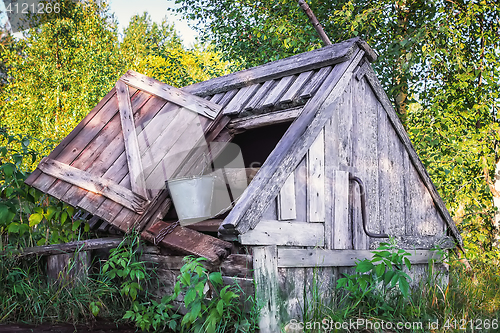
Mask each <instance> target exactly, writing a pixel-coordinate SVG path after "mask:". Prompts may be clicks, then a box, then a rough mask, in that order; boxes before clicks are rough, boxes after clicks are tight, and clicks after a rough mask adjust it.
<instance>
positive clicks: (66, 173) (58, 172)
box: [38, 157, 149, 214]
mask: <svg viewBox="0 0 500 333" xmlns="http://www.w3.org/2000/svg"><path fill="white" fill-rule="evenodd" d="M38 168H39V169H40V170H42V171H43V172H44V173H46V174H49V175H51V176H53V177H55V178H58V179H61V180H64V181H66V182H68V183H71V184H73V185H76V186H79V187H81V188H84V189H86V190H87V191H90V192H93V193H97V194H101V195H103V196H105V197H107V198H110V199H112V200H114V201H116V202H118V203H120V204H121V205H123V206H125V207H128V208H130V209H132V210H134V211H135V212H137V213H138V214H142V212H143V211H144V209H145V207H146V206H147V204H148V203H149V202H148V200H147V199H145V198H143V197H142V196H140V195H138V194H136V193H133V192H132V191H130V190H129V189H127V188H125V187H123V186H120V185H118V184H116V183H114V182H111V181H109V180H107V179H104V178H101V177H95V176H93V175H91V174H89V173H87V172H85V171H82V170H78V169H76V168H74V167H72V166H70V165H67V164H64V163H61V162H59V161H56V160H52V159H50V158H48V157H44V158H43V159H42V161H41V162H40V164H39V165H38Z"/></svg>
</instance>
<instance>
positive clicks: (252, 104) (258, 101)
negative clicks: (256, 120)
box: [240, 80, 275, 116]
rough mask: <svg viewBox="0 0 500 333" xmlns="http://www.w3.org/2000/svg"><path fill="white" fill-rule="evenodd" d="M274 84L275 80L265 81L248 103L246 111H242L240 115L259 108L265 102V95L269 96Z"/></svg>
mask: <svg viewBox="0 0 500 333" xmlns="http://www.w3.org/2000/svg"><path fill="white" fill-rule="evenodd" d="M274 84H275V81H274V80H269V81H266V82H264V83H263V84H262V85H261V86H260V87H259V88H258V90H257V91H256V92H255V94H254V95H253V97H252V98H251V99H250V100H249V101H248V103H247V105H245V108H244V112H240V116H245V115H248V114H250V113H251V112H253V110H254V109H258V108H259V107H260V106H261V105H262V103H263V102H264V98H265V96H267V94H268V93H269V91H270V90H271V89H272V87H273V86H274Z"/></svg>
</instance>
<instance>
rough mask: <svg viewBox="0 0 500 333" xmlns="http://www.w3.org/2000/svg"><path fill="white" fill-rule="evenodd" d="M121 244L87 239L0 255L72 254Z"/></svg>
mask: <svg viewBox="0 0 500 333" xmlns="http://www.w3.org/2000/svg"><path fill="white" fill-rule="evenodd" d="M121 242H123V238H97V239H87V240H83V241H77V242H69V243H64V244H53V245H43V246H35V247H28V248H25V249H23V250H20V251H15V252H10V253H6V252H4V253H2V254H0V255H4V254H15V255H18V256H20V257H24V256H30V255H53V254H64V253H74V252H75V251H89V250H97V249H112V248H115V247H117V246H118V245H120V243H121Z"/></svg>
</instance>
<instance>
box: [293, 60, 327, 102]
mask: <svg viewBox="0 0 500 333" xmlns="http://www.w3.org/2000/svg"><path fill="white" fill-rule="evenodd" d="M331 70H332V66H327V67H323V68H321V69H320V70H319V71H318V72H317V73H316V74H314V76H313V77H312V78H311V79H310V80H309V81H308V82H307V84H306V85H305V86H304V89H303V90H302V92H301V93H300V98H301V99H308V98H311V97H312V96H314V94H315V93H316V91H317V90H318V89H319V87H320V86H321V84H322V83H323V82H324V81H325V79H326V77H327V76H328V74H330V72H331Z"/></svg>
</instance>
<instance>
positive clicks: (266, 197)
mask: <svg viewBox="0 0 500 333" xmlns="http://www.w3.org/2000/svg"><path fill="white" fill-rule="evenodd" d="M362 57H363V52H362V51H360V52H358V53H357V54H356V56H355V57H354V58H353V60H352V61H350V62H345V63H341V64H339V65H337V66H336V69H335V70H334V71H332V73H331V75H330V76H329V77H328V78H327V79H326V80H325V83H324V84H323V85H322V87H321V88H320V90H319V93H318V94H316V95H315V96H314V97H313V98H312V99H311V100H310V101H309V102H308V103H307V105H306V106H305V107H304V111H302V113H301V115H300V116H299V118H297V119H296V120H295V121H294V122H293V123H292V125H290V127H289V128H288V130H287V132H286V134H285V135H284V136H283V138H282V139H281V141H280V142H279V143H278V144H277V145H276V148H275V149H274V150H273V151H272V152H271V154H270V155H269V157H268V158H267V160H266V162H265V163H264V165H263V166H262V168H261V170H260V172H259V173H257V175H256V176H255V178H254V180H253V181H252V182H251V183H250V185H249V186H248V187H247V189H246V190H245V192H244V193H243V195H242V196H241V198H240V201H239V202H238V204H237V205H236V206H235V207H234V208H233V209H232V210H231V212H230V213H229V215H228V216H227V217H226V219H225V221H224V223H223V224H222V226H221V227H224V228H227V229H233V228H237V229H238V231H239V232H240V233H245V232H246V231H248V230H249V229H251V227H253V226H255V225H256V224H257V223H258V221H259V220H260V216H261V215H262V213H263V211H265V208H266V207H267V206H268V205H269V203H270V200H272V199H273V198H275V197H276V195H277V194H278V191H279V189H280V188H281V184H282V183H283V182H284V181H285V180H286V178H287V177H288V175H289V174H290V173H291V172H292V171H293V169H295V167H296V166H297V164H298V163H299V161H300V160H301V159H302V157H303V156H304V155H305V153H306V152H307V150H308V149H309V147H310V145H311V144H312V142H313V141H314V139H316V137H317V135H318V133H319V132H320V131H321V130H322V128H323V127H324V125H325V123H326V121H327V120H328V119H329V118H330V117H331V114H332V112H333V109H334V108H335V102H336V101H337V99H338V97H339V95H340V93H341V92H343V91H344V89H345V87H346V86H347V84H348V82H349V81H350V78H351V76H352V73H353V70H354V68H355V67H356V66H357V64H358V63H359V61H360V60H361V58H362ZM337 67H338V68H337Z"/></svg>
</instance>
